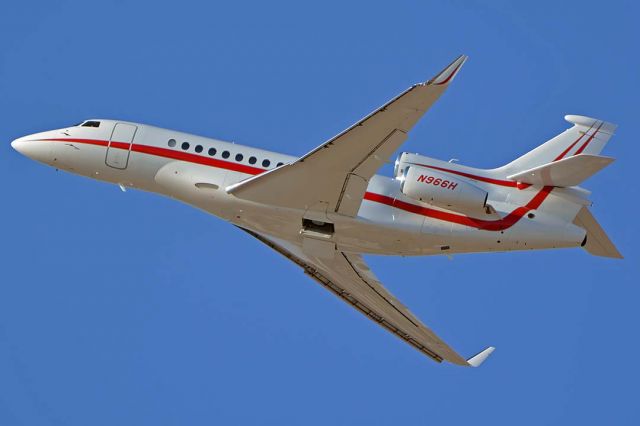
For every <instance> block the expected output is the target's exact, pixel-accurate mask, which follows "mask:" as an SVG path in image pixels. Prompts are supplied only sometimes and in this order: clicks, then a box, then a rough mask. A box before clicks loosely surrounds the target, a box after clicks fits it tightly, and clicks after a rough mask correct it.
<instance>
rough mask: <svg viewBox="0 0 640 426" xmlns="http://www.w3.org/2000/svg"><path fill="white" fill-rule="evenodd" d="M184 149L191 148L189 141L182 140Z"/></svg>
mask: <svg viewBox="0 0 640 426" xmlns="http://www.w3.org/2000/svg"><path fill="white" fill-rule="evenodd" d="M182 149H184V150H185V151H186V150H188V149H189V142H182Z"/></svg>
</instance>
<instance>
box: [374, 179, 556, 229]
mask: <svg viewBox="0 0 640 426" xmlns="http://www.w3.org/2000/svg"><path fill="white" fill-rule="evenodd" d="M552 189H553V187H552V186H545V187H544V188H542V189H541V190H540V191H539V192H538V193H537V194H536V195H535V196H534V197H533V198H532V199H531V201H529V202H528V203H527V204H526V205H525V206H522V207H518V208H516V209H515V210H514V211H512V212H511V213H509V214H508V215H506V216H505V217H503V218H502V219H497V220H485V219H476V218H473V217H469V216H465V215H461V214H457V213H452V212H446V211H442V210H436V209H432V208H429V207H422V206H418V205H416V204H411V203H407V202H406V201H401V200H398V199H396V198H393V197H388V196H386V195H381V194H376V193H374V192H366V193H365V194H364V199H365V200H368V201H373V202H376V203H380V204H386V205H388V206H391V207H395V208H397V209H400V210H404V211H407V212H410V213H414V214H419V215H421V216H426V217H430V218H433V219H438V220H443V221H445V222H453V223H457V224H458V225H464V226H469V227H472V228H477V229H481V230H483V231H504V230H505V229H508V228H510V227H512V226H513V225H515V224H516V223H517V222H518V221H519V220H520V219H522V217H523V216H524V215H525V214H527V213H528V212H529V211H530V210H535V209H537V208H538V207H540V205H541V204H542V202H543V201H544V200H545V199H546V198H547V196H548V195H549V194H550V193H551V190H552Z"/></svg>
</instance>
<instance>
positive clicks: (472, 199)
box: [400, 166, 489, 213]
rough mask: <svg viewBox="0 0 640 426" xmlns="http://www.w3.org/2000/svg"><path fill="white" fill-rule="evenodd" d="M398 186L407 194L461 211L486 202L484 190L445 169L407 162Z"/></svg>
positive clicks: (472, 210)
mask: <svg viewBox="0 0 640 426" xmlns="http://www.w3.org/2000/svg"><path fill="white" fill-rule="evenodd" d="M400 190H401V191H402V193H403V194H405V195H407V196H408V197H411V198H414V199H416V200H420V201H422V202H425V203H429V204H433V205H434V206H438V207H442V208H444V209H448V210H454V211H457V212H461V213H478V212H479V211H482V210H484V208H485V207H486V205H487V197H488V195H489V194H488V193H487V191H484V190H482V189H480V188H478V187H477V186H474V185H472V184H470V183H468V182H465V181H463V180H461V179H457V178H455V177H454V176H452V175H450V174H448V173H442V172H439V171H436V170H431V169H427V168H425V167H420V166H409V167H408V168H406V169H405V172H404V180H403V182H402V186H401V187H400Z"/></svg>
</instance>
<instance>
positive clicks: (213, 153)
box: [207, 148, 216, 157]
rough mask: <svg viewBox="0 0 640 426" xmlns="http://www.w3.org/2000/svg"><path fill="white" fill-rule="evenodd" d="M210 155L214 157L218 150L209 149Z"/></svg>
mask: <svg viewBox="0 0 640 426" xmlns="http://www.w3.org/2000/svg"><path fill="white" fill-rule="evenodd" d="M207 152H208V153H209V155H210V156H212V157H213V156H214V155H216V149H215V148H209V151H207Z"/></svg>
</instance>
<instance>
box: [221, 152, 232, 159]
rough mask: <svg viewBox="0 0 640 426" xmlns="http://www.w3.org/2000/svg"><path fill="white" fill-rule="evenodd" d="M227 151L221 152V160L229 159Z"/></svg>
mask: <svg viewBox="0 0 640 426" xmlns="http://www.w3.org/2000/svg"><path fill="white" fill-rule="evenodd" d="M229 155H231V154H229V151H222V158H229Z"/></svg>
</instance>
